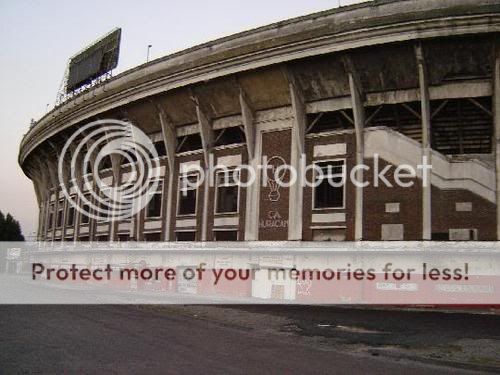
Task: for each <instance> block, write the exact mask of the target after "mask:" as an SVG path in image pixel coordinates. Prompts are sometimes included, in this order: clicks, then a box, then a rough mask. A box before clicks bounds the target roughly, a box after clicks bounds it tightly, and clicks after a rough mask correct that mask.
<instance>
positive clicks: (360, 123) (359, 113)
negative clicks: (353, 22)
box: [348, 72, 365, 241]
mask: <svg viewBox="0 0 500 375" xmlns="http://www.w3.org/2000/svg"><path fill="white" fill-rule="evenodd" d="M348 75H349V87H350V90H351V101H352V110H353V114H354V128H355V131H356V164H357V165H361V164H363V163H364V159H365V157H364V144H365V137H364V127H365V108H364V105H363V100H362V97H361V91H360V90H361V88H360V87H359V85H358V84H356V80H355V78H354V75H353V73H352V72H349V73H348ZM356 180H357V181H359V182H363V169H359V168H358V169H357V170H356ZM355 199H356V208H355V214H354V215H355V217H354V240H355V241H361V240H362V239H363V187H362V186H356V197H355Z"/></svg>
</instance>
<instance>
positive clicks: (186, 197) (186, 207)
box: [177, 175, 198, 215]
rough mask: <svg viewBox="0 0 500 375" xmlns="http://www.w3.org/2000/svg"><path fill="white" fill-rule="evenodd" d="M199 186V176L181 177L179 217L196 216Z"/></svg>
mask: <svg viewBox="0 0 500 375" xmlns="http://www.w3.org/2000/svg"><path fill="white" fill-rule="evenodd" d="M197 184H198V176H197V175H188V176H181V178H180V179H179V204H178V211H177V213H178V215H194V214H196V199H197V193H198V188H197Z"/></svg>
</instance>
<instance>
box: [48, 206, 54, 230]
mask: <svg viewBox="0 0 500 375" xmlns="http://www.w3.org/2000/svg"><path fill="white" fill-rule="evenodd" d="M53 226H54V206H53V205H50V207H49V222H48V225H47V229H48V230H51V229H52V227H53Z"/></svg>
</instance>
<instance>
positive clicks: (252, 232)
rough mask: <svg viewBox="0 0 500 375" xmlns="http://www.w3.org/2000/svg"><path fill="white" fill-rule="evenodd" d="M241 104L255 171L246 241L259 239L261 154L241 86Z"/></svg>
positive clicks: (249, 192) (249, 190)
mask: <svg viewBox="0 0 500 375" xmlns="http://www.w3.org/2000/svg"><path fill="white" fill-rule="evenodd" d="M240 106H241V118H242V121H243V128H244V129H245V138H246V143H247V151H248V159H249V161H248V163H249V165H250V167H251V168H252V169H253V171H255V173H256V175H255V181H254V183H253V184H252V185H249V186H248V187H247V188H246V209H245V241H257V240H258V239H259V233H258V231H259V191H260V190H259V188H260V183H259V179H258V176H257V170H258V169H257V165H258V162H259V161H258V159H259V156H258V155H257V150H256V142H257V129H256V126H255V122H254V112H253V110H252V108H251V107H250V105H249V104H248V100H247V97H246V94H245V92H244V91H243V89H242V88H241V87H240Z"/></svg>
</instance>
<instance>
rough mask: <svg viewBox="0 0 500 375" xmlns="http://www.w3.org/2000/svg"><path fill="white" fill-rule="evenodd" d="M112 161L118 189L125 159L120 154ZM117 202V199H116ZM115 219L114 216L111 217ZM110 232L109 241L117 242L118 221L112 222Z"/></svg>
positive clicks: (114, 179)
mask: <svg viewBox="0 0 500 375" xmlns="http://www.w3.org/2000/svg"><path fill="white" fill-rule="evenodd" d="M110 159H111V169H112V171H113V187H115V188H117V187H118V186H120V184H121V164H122V159H123V157H122V156H121V155H118V154H112V155H111V156H110ZM114 199H115V200H116V197H114ZM111 216H112V217H113V215H111ZM109 225H110V227H111V228H110V231H109V240H110V241H116V240H117V239H118V238H117V236H116V231H117V230H118V222H117V221H116V220H114V219H113V220H111V222H110V224H109Z"/></svg>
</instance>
